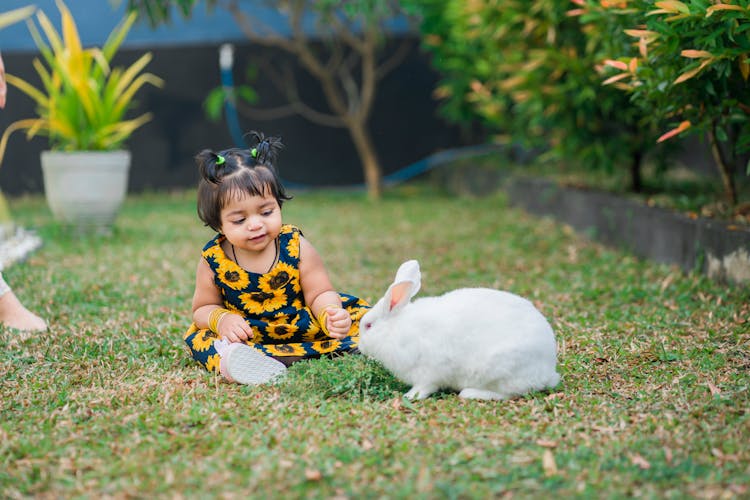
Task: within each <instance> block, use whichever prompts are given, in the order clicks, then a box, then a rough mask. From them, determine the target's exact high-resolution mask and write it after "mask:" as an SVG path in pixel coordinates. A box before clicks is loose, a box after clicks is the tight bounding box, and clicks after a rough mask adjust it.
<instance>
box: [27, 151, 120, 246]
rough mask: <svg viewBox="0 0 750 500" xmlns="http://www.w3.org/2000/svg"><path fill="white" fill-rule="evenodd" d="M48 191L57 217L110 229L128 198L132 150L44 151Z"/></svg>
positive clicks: (72, 222) (43, 161)
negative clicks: (126, 197)
mask: <svg viewBox="0 0 750 500" xmlns="http://www.w3.org/2000/svg"><path fill="white" fill-rule="evenodd" d="M41 160H42V173H43V175H44V192H45V195H46V197H47V204H48V205H49V208H50V210H52V214H53V215H54V216H55V218H56V219H58V220H60V221H62V222H65V223H66V224H70V225H74V226H77V227H78V228H81V229H94V230H97V229H99V230H105V231H106V230H108V229H109V228H110V227H111V226H112V224H113V223H114V220H115V218H116V217H117V213H118V212H119V210H120V207H121V206H122V202H123V201H124V200H125V195H126V193H127V189H128V173H129V171H130V152H129V151H122V150H120V151H71V152H65V151H43V152H42V156H41Z"/></svg>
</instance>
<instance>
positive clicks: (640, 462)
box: [630, 453, 651, 470]
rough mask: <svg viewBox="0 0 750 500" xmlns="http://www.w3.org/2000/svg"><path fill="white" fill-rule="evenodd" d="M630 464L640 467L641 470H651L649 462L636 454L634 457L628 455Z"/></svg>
mask: <svg viewBox="0 0 750 500" xmlns="http://www.w3.org/2000/svg"><path fill="white" fill-rule="evenodd" d="M630 463H632V464H633V465H636V466H638V467H640V468H641V469H643V470H646V469H650V468H651V464H650V463H649V461H648V460H646V459H645V458H643V457H642V456H640V455H639V454H637V453H636V454H635V455H630Z"/></svg>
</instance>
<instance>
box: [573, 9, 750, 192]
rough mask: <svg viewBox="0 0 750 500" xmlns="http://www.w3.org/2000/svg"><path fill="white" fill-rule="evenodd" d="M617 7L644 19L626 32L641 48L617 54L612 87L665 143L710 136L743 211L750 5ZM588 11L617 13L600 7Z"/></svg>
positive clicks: (749, 141)
mask: <svg viewBox="0 0 750 500" xmlns="http://www.w3.org/2000/svg"><path fill="white" fill-rule="evenodd" d="M601 3H604V2H601ZM618 3H621V4H628V6H629V11H630V12H634V13H636V15H637V16H636V20H635V21H633V22H632V24H631V25H630V26H629V28H630V29H628V30H626V34H627V35H629V36H631V37H632V39H633V40H634V43H632V44H630V46H629V47H623V48H621V50H619V51H613V52H612V54H611V56H612V57H611V58H610V61H609V62H608V66H609V67H610V71H609V74H608V79H607V82H608V83H615V82H616V85H617V86H618V87H619V88H620V89H624V90H625V91H626V92H627V93H628V94H629V95H630V97H631V99H632V101H633V103H635V104H636V105H637V106H639V107H640V108H641V109H642V110H643V113H644V116H646V117H648V120H649V122H650V123H651V124H654V125H656V126H658V127H660V128H661V129H662V133H663V134H662V135H661V137H660V138H659V141H666V140H668V139H670V138H672V137H674V136H677V135H682V134H689V133H693V134H695V133H700V134H706V135H707V136H708V139H709V142H710V144H711V149H712V153H713V157H714V161H715V163H716V166H717V167H718V169H719V172H720V173H721V176H722V181H723V183H724V189H725V192H726V196H727V199H728V201H729V202H730V203H732V204H734V203H736V201H737V194H736V187H735V175H736V174H735V172H736V170H737V168H738V166H739V162H740V161H741V159H742V158H745V159H746V158H747V153H748V151H750V121H749V120H748V112H750V106H748V104H747V103H746V102H745V101H746V100H747V95H748V90H750V89H749V88H748V76H750V64H748V62H749V60H748V57H750V35H749V33H750V31H748V30H750V1H748V0H734V1H732V2H731V3H722V2H718V3H717V2H712V1H709V0H692V1H688V2H681V1H678V0H665V1H660V2H653V1H645V0H636V1H630V2H618ZM586 8H587V9H594V10H600V11H601V10H610V11H611V12H613V13H614V11H613V10H612V9H611V8H609V7H602V6H601V5H600V2H594V1H593V0H587V2H586ZM746 172H747V173H748V174H750V168H748V169H747V170H746Z"/></svg>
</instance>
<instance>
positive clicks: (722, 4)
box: [706, 3, 747, 17]
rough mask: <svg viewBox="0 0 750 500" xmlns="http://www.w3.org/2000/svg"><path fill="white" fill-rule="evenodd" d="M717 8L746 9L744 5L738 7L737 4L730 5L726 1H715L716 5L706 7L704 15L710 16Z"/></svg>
mask: <svg viewBox="0 0 750 500" xmlns="http://www.w3.org/2000/svg"><path fill="white" fill-rule="evenodd" d="M717 10H739V11H743V10H747V9H745V8H744V7H740V6H739V5H730V4H726V3H717V4H716V5H712V6H711V7H709V8H707V9H706V17H711V16H712V15H713V14H714V12H716V11H717Z"/></svg>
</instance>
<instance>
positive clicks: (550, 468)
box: [542, 448, 557, 477]
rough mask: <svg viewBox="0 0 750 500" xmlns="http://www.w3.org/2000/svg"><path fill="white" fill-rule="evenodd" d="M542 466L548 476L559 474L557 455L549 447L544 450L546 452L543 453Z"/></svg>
mask: <svg viewBox="0 0 750 500" xmlns="http://www.w3.org/2000/svg"><path fill="white" fill-rule="evenodd" d="M542 468H543V469H544V475H545V476H547V477H550V476H554V475H555V474H557V464H556V463H555V456H554V455H553V454H552V450H550V449H549V448H547V449H546V450H544V454H543V455H542Z"/></svg>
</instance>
